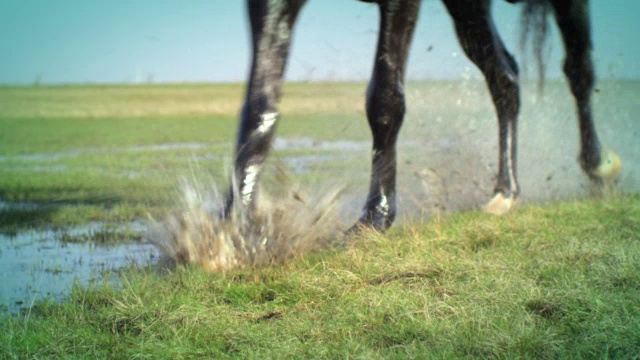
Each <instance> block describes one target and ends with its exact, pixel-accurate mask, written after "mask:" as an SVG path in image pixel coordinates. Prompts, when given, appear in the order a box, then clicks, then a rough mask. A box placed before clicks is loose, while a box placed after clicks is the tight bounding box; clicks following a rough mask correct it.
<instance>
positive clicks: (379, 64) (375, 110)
mask: <svg viewBox="0 0 640 360" xmlns="http://www.w3.org/2000/svg"><path fill="white" fill-rule="evenodd" d="M378 4H379V7H380V29H379V35H378V48H377V51H376V57H375V63H374V68H373V76H372V78H371V81H370V83H369V87H368V90H367V104H366V109H367V119H368V121H369V126H370V127H371V132H372V135H373V160H372V165H371V183H370V186H369V195H368V197H367V202H366V204H365V206H364V209H363V214H362V216H361V217H360V220H359V221H358V223H356V225H354V227H352V229H351V230H357V229H358V227H359V226H371V227H373V228H374V229H377V230H385V229H387V228H388V227H389V226H391V224H392V223H393V220H394V218H395V215H396V140H397V138H398V132H399V131H400V127H401V125H402V120H403V117H404V113H405V99H404V75H405V68H406V63H407V55H408V51H409V47H410V44H411V37H412V35H413V30H414V28H415V23H416V20H417V17H418V11H419V8H420V0H389V1H380V2H379V3H378Z"/></svg>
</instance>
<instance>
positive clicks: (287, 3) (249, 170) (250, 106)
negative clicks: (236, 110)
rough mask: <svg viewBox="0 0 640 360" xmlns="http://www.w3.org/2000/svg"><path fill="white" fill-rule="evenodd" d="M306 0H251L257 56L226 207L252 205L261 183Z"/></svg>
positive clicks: (254, 57)
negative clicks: (293, 37)
mask: <svg viewBox="0 0 640 360" xmlns="http://www.w3.org/2000/svg"><path fill="white" fill-rule="evenodd" d="M305 1H306V0H269V1H267V0H248V1H247V5H248V9H249V20H250V23H251V34H252V41H253V43H252V44H253V47H252V49H253V60H252V64H251V75H250V79H249V84H248V88H247V94H246V99H245V103H244V106H243V108H242V114H241V119H240V126H239V129H238V139H237V144H236V158H235V166H234V175H233V176H234V179H233V182H234V185H232V186H231V189H230V191H229V194H228V197H227V204H226V207H225V216H229V215H230V213H231V209H232V208H233V206H236V205H238V204H239V205H241V206H242V207H243V208H247V209H248V210H250V211H251V210H252V208H253V206H254V205H255V204H254V202H255V196H256V183H257V181H258V177H259V175H260V170H261V168H262V165H263V163H264V160H265V159H266V157H267V154H268V152H269V150H270V147H271V141H272V139H273V136H274V134H275V128H276V123H277V121H278V119H279V117H280V116H279V114H278V111H277V104H278V101H279V99H280V91H281V85H282V77H283V74H284V69H285V65H286V62H287V57H288V54H289V47H290V44H291V35H292V28H293V25H294V23H295V20H296V17H297V15H298V13H299V11H300V9H301V8H302V6H303V5H304V3H305Z"/></svg>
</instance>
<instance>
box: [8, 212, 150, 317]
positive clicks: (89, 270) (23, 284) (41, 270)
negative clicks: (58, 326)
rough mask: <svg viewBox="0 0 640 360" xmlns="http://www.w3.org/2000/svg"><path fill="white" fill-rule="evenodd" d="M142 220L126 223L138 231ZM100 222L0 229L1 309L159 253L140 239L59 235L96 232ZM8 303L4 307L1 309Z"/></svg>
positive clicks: (62, 290)
mask: <svg viewBox="0 0 640 360" xmlns="http://www.w3.org/2000/svg"><path fill="white" fill-rule="evenodd" d="M141 226H142V225H141V224H133V225H132V226H130V227H127V228H129V229H131V230H137V228H139V227H141ZM100 227H102V228H104V225H103V224H100V223H91V224H88V225H84V226H82V227H78V228H72V229H68V230H67V231H64V232H61V231H54V230H44V231H25V232H19V233H18V234H16V235H15V236H8V235H4V234H0V308H4V309H8V310H9V312H11V313H17V312H18V311H20V309H22V308H29V307H30V306H31V305H32V304H33V302H34V301H36V300H39V299H43V298H46V297H53V298H55V299H59V298H60V297H61V296H64V295H66V294H68V293H69V291H70V290H71V287H72V286H73V284H74V282H76V281H77V282H78V283H79V284H81V285H88V284H91V283H92V282H94V281H97V280H100V279H102V278H103V277H104V276H108V272H110V271H112V270H118V269H121V268H123V267H126V266H130V265H137V266H145V265H149V264H152V263H153V262H155V261H156V260H157V259H158V257H159V253H158V251H157V249H156V248H155V247H154V246H153V245H152V244H148V243H144V242H137V243H127V244H116V245H100V244H95V242H91V241H87V242H82V243H69V242H63V241H61V240H60V239H61V238H62V236H80V235H83V234H84V235H87V234H91V233H92V232H94V231H98V230H99V229H100ZM5 306H6V308H5Z"/></svg>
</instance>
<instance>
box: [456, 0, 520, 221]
mask: <svg viewBox="0 0 640 360" xmlns="http://www.w3.org/2000/svg"><path fill="white" fill-rule="evenodd" d="M444 3H445V5H446V6H447V10H448V11H449V14H450V15H451V17H452V18H453V20H454V23H455V28H456V32H457V35H458V39H459V41H460V45H461V46H462V48H463V49H464V51H465V53H466V55H467V57H469V59H470V60H471V61H473V63H474V64H476V66H478V68H479V69H480V70H481V71H482V73H483V75H484V77H485V79H486V81H487V86H488V87H489V91H490V93H491V97H492V99H493V104H494V106H495V108H496V113H497V115H498V129H499V145H500V151H499V154H498V180H497V183H496V186H495V189H494V196H493V198H492V199H491V200H490V201H489V203H488V204H487V205H485V207H484V210H485V211H487V212H489V213H494V214H503V213H506V212H508V211H509V210H510V209H511V208H512V207H513V205H514V202H515V199H516V197H517V196H518V193H519V191H520V189H519V187H518V181H517V177H516V160H517V136H516V135H517V121H518V112H519V110H520V88H519V84H518V67H517V64H516V61H515V60H514V59H513V57H512V56H511V55H510V54H509V53H508V52H507V50H506V49H505V47H504V44H503V43H502V40H501V39H500V37H499V35H498V33H497V32H496V29H495V26H494V24H493V19H492V18H491V14H490V1H488V0H479V1H474V2H469V1H458V0H444Z"/></svg>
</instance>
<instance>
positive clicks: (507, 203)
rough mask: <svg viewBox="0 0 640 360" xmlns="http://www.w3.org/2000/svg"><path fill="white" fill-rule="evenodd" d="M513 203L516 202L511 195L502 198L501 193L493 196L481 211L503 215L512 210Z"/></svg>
mask: <svg viewBox="0 0 640 360" xmlns="http://www.w3.org/2000/svg"><path fill="white" fill-rule="evenodd" d="M515 203H516V200H515V198H514V197H513V195H511V196H509V197H504V195H502V193H497V194H495V195H494V196H493V198H492V199H491V201H489V203H487V205H485V206H483V207H482V210H483V211H484V212H486V213H489V214H494V215H504V214H506V213H508V212H509V210H511V208H513V206H514V205H515Z"/></svg>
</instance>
